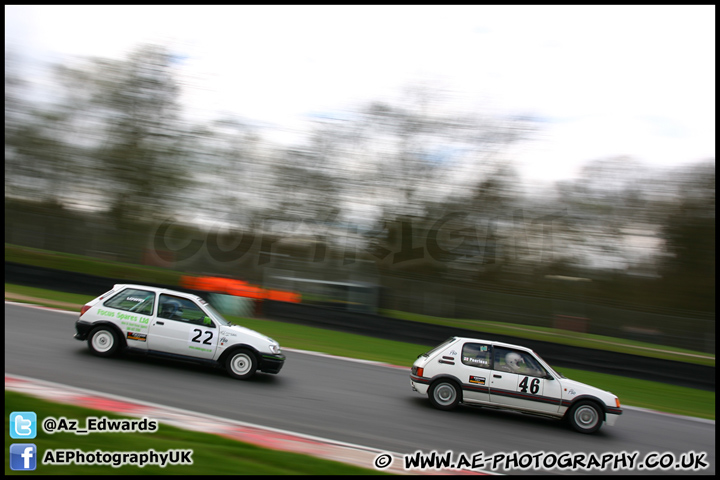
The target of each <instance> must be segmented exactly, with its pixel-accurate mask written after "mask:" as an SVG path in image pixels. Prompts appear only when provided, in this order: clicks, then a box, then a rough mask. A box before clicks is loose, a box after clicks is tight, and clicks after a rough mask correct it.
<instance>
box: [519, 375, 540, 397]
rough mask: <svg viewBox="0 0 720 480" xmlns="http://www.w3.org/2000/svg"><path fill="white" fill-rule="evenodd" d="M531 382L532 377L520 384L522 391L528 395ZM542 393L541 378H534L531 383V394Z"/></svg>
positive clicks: (524, 379) (526, 378)
mask: <svg viewBox="0 0 720 480" xmlns="http://www.w3.org/2000/svg"><path fill="white" fill-rule="evenodd" d="M529 381H530V377H525V378H523V379H522V381H521V382H520V385H519V386H520V391H521V392H522V393H527V391H528V382H529ZM539 391H540V379H539V378H533V379H532V381H531V382H530V393H533V394H534V393H538V392H539Z"/></svg>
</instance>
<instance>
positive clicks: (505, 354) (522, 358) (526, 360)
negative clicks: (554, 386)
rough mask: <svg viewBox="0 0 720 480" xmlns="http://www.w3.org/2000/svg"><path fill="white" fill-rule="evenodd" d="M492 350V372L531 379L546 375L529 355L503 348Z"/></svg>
mask: <svg viewBox="0 0 720 480" xmlns="http://www.w3.org/2000/svg"><path fill="white" fill-rule="evenodd" d="M494 350H495V353H494V364H493V369H494V370H498V371H500V372H510V373H517V374H519V375H528V376H532V377H544V376H545V375H547V372H546V371H545V369H544V368H543V367H542V366H541V365H540V364H539V363H538V362H537V360H536V359H535V357H533V356H532V355H530V354H529V353H526V352H523V351H521V350H513V349H509V348H504V347H495V349H494Z"/></svg>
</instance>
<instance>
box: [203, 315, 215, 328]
mask: <svg viewBox="0 0 720 480" xmlns="http://www.w3.org/2000/svg"><path fill="white" fill-rule="evenodd" d="M203 325H205V326H206V327H212V326H213V323H212V320H210V317H205V318H203Z"/></svg>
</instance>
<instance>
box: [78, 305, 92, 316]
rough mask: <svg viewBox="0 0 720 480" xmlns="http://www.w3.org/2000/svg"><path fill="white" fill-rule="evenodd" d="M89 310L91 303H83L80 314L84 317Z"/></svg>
mask: <svg viewBox="0 0 720 480" xmlns="http://www.w3.org/2000/svg"><path fill="white" fill-rule="evenodd" d="M88 310H90V305H83V307H82V309H81V310H80V316H81V317H82V316H83V315H84V314H85V312H87V311H88Z"/></svg>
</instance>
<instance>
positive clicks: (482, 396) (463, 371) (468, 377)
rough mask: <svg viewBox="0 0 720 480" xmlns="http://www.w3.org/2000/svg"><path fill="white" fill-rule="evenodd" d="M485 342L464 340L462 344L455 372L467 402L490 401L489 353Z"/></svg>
mask: <svg viewBox="0 0 720 480" xmlns="http://www.w3.org/2000/svg"><path fill="white" fill-rule="evenodd" d="M491 350H492V349H491V346H490V345H489V344H487V343H480V342H465V343H464V344H463V345H462V351H461V355H460V363H459V364H458V365H457V367H456V368H457V370H456V373H458V374H459V376H460V379H461V380H462V382H463V385H462V388H463V401H465V402H468V403H474V402H475V403H487V402H489V401H490V395H489V378H490V358H491V357H490V354H491Z"/></svg>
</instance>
